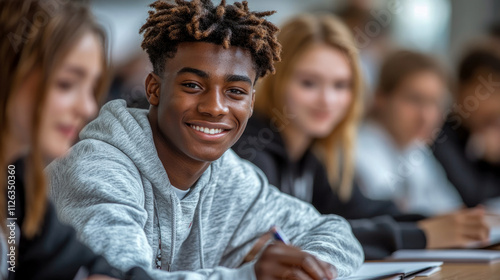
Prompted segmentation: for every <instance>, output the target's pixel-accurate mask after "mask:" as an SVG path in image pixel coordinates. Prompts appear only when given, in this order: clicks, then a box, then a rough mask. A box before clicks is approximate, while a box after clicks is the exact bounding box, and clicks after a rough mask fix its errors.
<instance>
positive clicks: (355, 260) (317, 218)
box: [219, 155, 363, 277]
mask: <svg viewBox="0 0 500 280" xmlns="http://www.w3.org/2000/svg"><path fill="white" fill-rule="evenodd" d="M235 157H237V156H236V155H235ZM231 160H234V161H239V163H238V164H236V165H233V166H232V167H231V171H230V172H229V171H228V172H225V174H226V176H227V178H219V180H221V181H224V182H228V180H230V178H231V177H233V178H238V179H237V180H238V182H239V183H240V184H243V185H246V186H245V188H238V193H237V194H236V193H235V194H234V195H236V196H239V199H238V200H235V201H237V203H238V204H239V205H240V206H235V207H242V206H241V205H244V206H243V209H244V210H245V211H246V212H245V213H244V214H243V216H242V218H241V221H240V223H239V225H238V228H237V229H236V231H235V234H234V235H233V238H232V239H231V240H230V242H229V245H228V247H227V248H226V251H225V259H223V263H224V264H229V266H232V265H234V264H231V262H233V259H235V257H236V256H238V254H239V253H238V251H241V250H243V251H244V250H249V249H248V244H252V241H251V240H255V238H256V236H255V234H256V232H261V233H264V232H267V231H268V230H269V229H270V228H271V226H273V225H277V226H279V227H281V229H282V230H283V232H284V234H286V235H287V236H288V238H289V239H290V241H291V243H292V245H294V246H297V247H299V248H301V249H302V250H304V251H306V252H309V253H310V254H312V255H314V256H316V257H317V258H319V259H321V260H323V261H326V262H328V263H330V264H332V265H334V266H335V267H336V268H337V270H338V272H339V276H340V277H345V276H348V275H350V274H352V273H353V272H354V271H356V270H357V269H358V267H359V266H360V265H361V263H362V262H363V250H362V248H361V245H360V244H359V242H358V241H357V240H356V238H355V237H354V235H353V233H352V230H351V227H350V226H349V224H348V223H347V222H346V220H345V219H343V218H341V217H339V216H337V215H320V214H319V213H318V211H317V210H316V209H315V208H314V207H313V206H311V205H310V204H308V203H305V202H303V201H301V200H299V199H297V198H294V197H292V196H289V195H287V194H284V193H282V192H280V191H279V190H278V189H277V188H275V187H274V186H271V185H269V184H268V181H267V179H266V177H265V175H264V174H263V173H262V171H261V170H260V169H258V168H257V167H255V166H254V165H253V164H251V163H249V162H247V161H245V160H242V159H239V158H237V159H231ZM239 174H244V175H239ZM238 176H240V177H238ZM231 207H232V206H231V205H227V208H228V209H230V208H231ZM250 229H251V230H250ZM243 247H246V249H242V248H243Z"/></svg>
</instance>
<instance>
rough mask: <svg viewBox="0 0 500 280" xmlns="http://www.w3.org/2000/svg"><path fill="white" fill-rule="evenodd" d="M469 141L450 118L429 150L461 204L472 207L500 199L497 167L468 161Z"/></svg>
mask: <svg viewBox="0 0 500 280" xmlns="http://www.w3.org/2000/svg"><path fill="white" fill-rule="evenodd" d="M469 137H470V133H469V131H467V129H465V128H464V127H463V126H459V125H457V122H456V121H453V117H451V118H449V119H448V121H447V122H446V123H445V124H444V126H443V129H442V131H441V134H440V135H439V137H437V139H436V141H435V143H434V145H433V147H432V149H433V151H434V155H435V156H436V158H437V159H438V160H439V162H441V165H442V166H443V168H444V170H445V171H446V174H447V176H448V180H450V182H451V183H452V184H453V185H454V186H455V187H456V188H457V190H458V193H459V194H460V196H461V197H462V199H463V201H464V203H465V204H466V205H467V206H468V207H474V206H477V205H478V204H480V203H482V202H484V201H485V200H487V199H490V198H495V197H500V164H496V165H495V164H491V163H488V162H485V161H482V160H473V159H470V158H468V157H467V154H466V146H467V142H468V141H469Z"/></svg>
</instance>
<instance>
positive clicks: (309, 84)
mask: <svg viewBox="0 0 500 280" xmlns="http://www.w3.org/2000/svg"><path fill="white" fill-rule="evenodd" d="M300 84H301V85H302V86H303V87H305V88H314V87H316V83H315V82H314V81H312V80H302V81H301V82H300Z"/></svg>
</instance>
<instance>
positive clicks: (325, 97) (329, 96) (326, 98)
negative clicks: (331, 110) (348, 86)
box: [320, 87, 339, 107]
mask: <svg viewBox="0 0 500 280" xmlns="http://www.w3.org/2000/svg"><path fill="white" fill-rule="evenodd" d="M320 96H321V97H320V102H321V103H322V104H323V106H326V107H330V106H332V105H334V104H336V103H337V101H338V99H339V96H338V93H337V92H336V90H335V89H333V88H331V87H324V88H323V89H322V90H321V94H320Z"/></svg>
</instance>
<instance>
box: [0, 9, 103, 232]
mask: <svg viewBox="0 0 500 280" xmlns="http://www.w3.org/2000/svg"><path fill="white" fill-rule="evenodd" d="M86 32H92V33H94V34H96V35H97V36H98V37H99V38H100V39H101V40H102V43H103V52H104V53H103V54H104V59H103V61H102V64H103V72H104V74H103V75H102V76H101V78H100V79H99V81H98V85H97V90H96V98H97V99H102V97H104V95H105V93H106V87H107V77H106V75H105V74H106V66H107V61H106V59H105V55H106V52H105V48H106V46H105V45H106V42H105V35H104V31H103V30H102V29H101V28H100V27H99V26H98V25H97V24H96V22H95V21H94V18H93V16H92V14H91V13H90V11H89V9H88V8H87V7H86V6H82V5H80V4H75V3H72V2H70V1H57V0H23V1H19V0H0V37H1V38H2V40H1V41H0V57H1V58H2V65H1V67H0V85H2V86H1V87H0V166H1V168H2V170H0V180H1V181H2V182H0V191H1V192H2V195H0V209H7V208H6V207H7V206H6V205H5V204H6V198H5V195H6V194H7V192H6V183H7V180H6V177H5V175H6V173H5V170H7V169H6V168H5V167H6V165H7V164H9V163H10V162H6V156H5V153H6V152H5V149H6V146H5V141H6V135H7V133H9V132H8V131H7V129H9V128H10V129H12V128H11V127H10V126H11V125H10V123H9V121H11V120H8V119H7V108H8V107H9V103H10V102H11V100H12V98H13V96H15V95H16V93H17V91H18V90H19V88H20V86H21V85H22V83H23V82H25V79H26V78H27V77H29V76H30V75H32V74H33V73H38V72H39V73H40V75H41V79H40V83H39V84H37V87H36V92H33V98H34V100H35V104H36V108H35V110H34V112H28V113H30V114H32V116H31V120H32V127H31V135H32V136H31V139H30V153H29V156H28V157H27V162H26V181H27V182H26V184H25V188H26V189H25V200H26V203H25V205H26V208H25V213H26V215H25V216H26V218H25V220H24V222H23V225H22V226H23V234H25V235H26V236H27V237H32V236H34V235H35V233H36V232H37V231H38V230H39V229H40V227H41V225H42V221H43V217H44V214H45V208H46V204H47V192H46V183H45V176H44V173H43V168H44V165H43V161H42V155H41V153H42V151H41V147H40V143H39V137H40V133H41V132H40V123H41V117H42V113H43V109H44V104H45V99H46V96H47V93H48V89H49V85H50V83H51V81H53V79H54V77H53V76H54V73H55V71H56V69H57V67H59V66H60V64H61V62H62V61H63V59H64V58H65V56H66V55H67V54H68V53H69V51H70V50H71V48H72V47H73V46H74V44H75V43H77V40H78V39H80V38H81V37H82V36H83V35H84V34H85V33H86ZM4 168H5V169H4ZM6 214H7V212H6V211H4V210H2V211H1V213H0V219H1V222H0V224H1V223H3V222H4V221H5V215H6Z"/></svg>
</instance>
